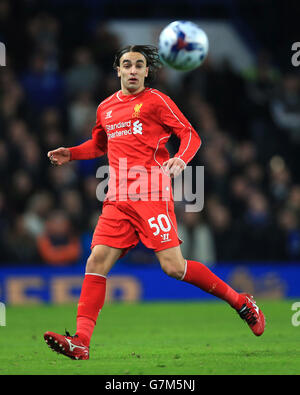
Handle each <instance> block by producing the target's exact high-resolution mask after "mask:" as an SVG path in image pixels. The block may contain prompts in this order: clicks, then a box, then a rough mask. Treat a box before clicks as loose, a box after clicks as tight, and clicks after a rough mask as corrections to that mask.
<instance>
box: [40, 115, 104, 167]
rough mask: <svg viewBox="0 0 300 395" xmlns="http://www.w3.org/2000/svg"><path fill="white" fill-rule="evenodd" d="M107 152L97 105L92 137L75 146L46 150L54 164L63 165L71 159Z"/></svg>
mask: <svg viewBox="0 0 300 395" xmlns="http://www.w3.org/2000/svg"><path fill="white" fill-rule="evenodd" d="M106 153H107V135H106V133H105V131H104V129H103V127H102V125H101V122H100V114H99V107H98V110H97V120H96V125H95V126H94V128H93V131H92V138H91V139H90V140H87V141H85V142H84V143H82V144H80V145H77V146H75V147H70V148H65V147H60V148H57V149H56V150H53V151H50V152H48V157H49V159H50V160H51V163H53V164H54V165H63V164H64V163H67V162H69V161H71V160H84V159H94V158H98V157H99V156H102V155H105V154H106Z"/></svg>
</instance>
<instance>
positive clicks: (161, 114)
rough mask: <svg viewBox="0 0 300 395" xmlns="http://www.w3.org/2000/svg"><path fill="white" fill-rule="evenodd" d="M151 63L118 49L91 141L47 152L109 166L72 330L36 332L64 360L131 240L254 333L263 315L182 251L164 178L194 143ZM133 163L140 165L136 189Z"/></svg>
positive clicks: (83, 347) (88, 333) (145, 55)
mask: <svg viewBox="0 0 300 395" xmlns="http://www.w3.org/2000/svg"><path fill="white" fill-rule="evenodd" d="M159 67H160V61H159V56H158V52H157V48H156V47H153V46H149V45H133V46H127V47H125V48H123V49H121V50H120V51H118V53H117V54H116V56H115V61H114V68H115V69H116V71H117V74H118V77H119V78H120V85H121V89H120V90H119V91H117V92H115V93H114V94H112V95H111V96H110V97H108V98H107V99H105V100H104V101H103V102H102V103H100V105H99V106H98V109H97V115H96V124H95V126H94V128H93V130H92V138H91V139H90V140H88V141H86V142H84V143H83V144H81V145H78V146H76V147H70V148H64V147H61V148H58V149H56V150H53V151H50V152H49V153H48V157H49V159H50V161H51V163H52V164H54V165H63V164H65V163H67V162H69V161H73V160H84V159H92V158H96V157H99V156H101V155H104V154H107V157H108V161H109V166H110V169H111V170H112V172H111V174H110V178H109V183H108V192H107V195H106V198H105V200H104V202H103V210H102V213H101V215H100V217H99V220H98V223H97V225H96V228H95V230H94V234H93V239H92V245H91V254H90V256H89V258H88V260H87V264H86V270H85V276H84V280H83V284H82V289H81V294H80V298H79V302H78V308H77V317H76V324H77V326H76V333H75V335H74V336H71V335H70V334H69V333H68V332H66V333H65V335H60V334H57V333H54V332H50V331H48V332H46V333H45V334H44V339H45V341H46V342H47V344H48V346H49V347H50V348H51V349H52V350H54V351H57V352H58V353H61V354H63V355H65V356H67V357H69V358H72V359H81V360H83V359H89V346H90V341H91V338H92V334H93V330H94V327H95V325H96V321H97V319H98V315H99V312H100V311H101V309H102V307H103V305H104V301H105V291H106V278H107V275H108V273H109V271H110V269H111V268H112V266H113V265H114V264H115V262H116V261H117V260H118V259H119V258H121V257H122V256H124V255H125V254H126V253H127V251H129V249H131V248H133V247H135V246H136V245H137V243H138V242H139V241H142V242H143V244H144V245H145V246H146V247H148V248H150V249H152V250H154V251H155V253H156V256H157V258H158V260H159V262H160V265H161V268H162V270H163V271H164V272H165V273H166V274H167V275H168V276H171V277H174V278H176V279H178V280H179V281H184V282H187V283H190V284H193V285H194V286H196V287H198V288H200V289H202V290H203V291H205V292H209V293H211V294H212V295H214V296H216V297H218V298H220V299H222V300H224V301H226V302H227V303H228V304H229V305H230V306H231V307H232V308H233V309H235V310H236V311H237V312H238V314H239V315H240V317H241V318H242V319H243V320H245V321H246V322H247V324H248V325H249V327H250V329H251V330H252V332H253V333H254V334H255V335H256V336H260V335H262V333H263V332H264V328H265V318H264V315H263V313H262V311H261V310H260V309H259V307H258V306H257V305H256V302H255V301H254V299H253V297H252V296H251V295H249V294H245V293H238V292H236V291H235V290H234V289H232V288H231V287H230V286H229V285H228V284H226V283H225V282H224V281H222V280H221V279H220V278H218V277H217V276H216V275H215V274H214V273H213V272H212V271H211V270H210V269H208V268H207V267H206V266H205V265H204V264H202V263H200V262H196V261H192V260H189V259H188V257H183V256H182V253H181V249H180V244H181V242H182V241H181V240H180V239H179V237H178V234H177V223H176V217H175V213H174V201H173V197H172V185H171V178H172V177H176V176H178V175H179V174H180V173H181V172H182V171H183V170H184V169H185V167H186V166H187V164H188V163H189V162H190V160H191V159H192V158H193V157H194V155H195V154H196V152H197V151H198V149H199V147H200V145H201V140H200V138H199V136H198V134H197V132H196V131H195V129H194V128H193V127H192V125H191V124H190V123H189V122H188V120H187V119H186V118H185V116H184V115H183V114H182V113H181V111H180V110H179V109H178V107H177V106H176V105H175V103H174V102H173V101H172V100H171V99H170V98H169V97H168V96H166V95H165V94H164V93H162V92H160V91H158V90H156V89H152V88H151V87H150V85H149V84H151V81H152V80H153V78H154V76H155V73H156V71H157V69H158V68H159ZM172 133H174V134H175V135H176V136H177V137H178V138H179V139H180V146H179V149H178V152H177V153H176V155H175V156H174V157H173V158H170V157H169V153H168V150H167V149H166V143H167V141H168V139H169V138H170V136H171V134H172ZM133 168H134V169H140V177H139V182H140V185H139V188H138V192H137V188H135V186H136V177H134V175H136V172H132V171H131V169H133ZM150 174H151V177H150V176H149V175H150ZM141 175H143V177H142V176H141ZM153 179H154V180H156V181H154V182H153ZM137 196H138V198H137Z"/></svg>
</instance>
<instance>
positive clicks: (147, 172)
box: [70, 88, 201, 200]
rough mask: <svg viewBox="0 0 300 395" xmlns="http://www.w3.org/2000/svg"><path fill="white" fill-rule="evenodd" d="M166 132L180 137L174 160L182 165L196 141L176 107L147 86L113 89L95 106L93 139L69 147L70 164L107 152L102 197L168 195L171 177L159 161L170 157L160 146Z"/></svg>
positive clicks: (192, 131) (194, 151) (190, 127)
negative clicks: (107, 171)
mask: <svg viewBox="0 0 300 395" xmlns="http://www.w3.org/2000/svg"><path fill="white" fill-rule="evenodd" d="M171 133H175V135H176V136H177V137H178V138H179V139H180V147H179V150H178V152H177V153H176V155H175V157H177V158H180V159H181V160H182V161H183V162H184V163H185V165H187V164H188V162H189V161H190V160H191V159H192V158H193V157H194V155H195V154H196V152H197V151H198V149H199V147H200V145H201V140H200V137H199V136H198V134H197V132H196V131H195V129H194V128H193V127H192V126H191V124H190V123H189V122H188V120H187V119H186V118H185V116H184V115H183V114H182V113H181V111H180V110H179V109H178V107H177V106H176V104H175V103H174V102H173V101H172V100H171V99H170V98H169V97H168V96H166V95H165V94H163V93H161V92H160V91H158V90H156V89H152V88H145V89H144V90H143V91H142V92H140V93H138V94H135V95H124V94H123V93H122V91H118V92H116V93H114V94H113V95H111V96H110V97H108V98H107V99H106V100H104V101H103V102H102V103H100V105H99V107H98V109H97V119H96V125H95V127H94V128H93V131H92V139H91V140H88V141H87V142H85V143H83V144H81V145H79V146H77V147H72V148H70V152H71V160H76V159H92V158H96V157H98V156H101V155H104V154H106V153H107V156H108V161H109V166H110V178H109V184H108V193H107V196H106V199H109V200H127V199H128V198H130V199H131V200H136V199H135V198H136V196H138V198H141V199H142V200H143V199H145V200H157V199H159V198H160V197H164V196H165V197H169V196H170V194H171V179H170V177H169V176H168V175H167V174H166V173H165V171H164V169H163V163H164V162H166V161H167V160H168V159H169V158H170V157H169V152H168V150H167V149H166V147H165V145H166V143H167V141H168V140H169V138H170V136H171Z"/></svg>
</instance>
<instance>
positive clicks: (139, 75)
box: [117, 52, 149, 95]
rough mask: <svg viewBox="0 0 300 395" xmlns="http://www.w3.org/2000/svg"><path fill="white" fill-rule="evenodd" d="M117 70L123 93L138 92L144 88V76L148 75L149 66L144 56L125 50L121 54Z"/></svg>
mask: <svg viewBox="0 0 300 395" xmlns="http://www.w3.org/2000/svg"><path fill="white" fill-rule="evenodd" d="M117 70H118V77H120V78H121V87H122V91H123V93H124V94H127V95H128V94H134V93H139V92H140V91H142V90H143V89H144V88H145V78H146V77H147V76H148V71H149V68H148V67H147V62H146V58H145V56H144V55H142V54H141V53H139V52H126V53H125V54H124V55H122V56H121V59H120V66H119V67H118V68H117Z"/></svg>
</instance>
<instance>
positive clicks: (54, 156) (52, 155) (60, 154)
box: [47, 147, 71, 166]
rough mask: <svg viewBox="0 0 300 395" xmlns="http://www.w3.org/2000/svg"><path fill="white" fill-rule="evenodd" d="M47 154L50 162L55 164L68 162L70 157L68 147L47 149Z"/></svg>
mask: <svg viewBox="0 0 300 395" xmlns="http://www.w3.org/2000/svg"><path fill="white" fill-rule="evenodd" d="M47 156H48V158H49V159H50V161H51V163H52V164H53V165H56V166H60V165H63V164H64V163H67V162H69V161H70V159H71V153H70V151H69V149H68V148H64V147H60V148H57V149H55V150H54V151H49V152H48V155H47Z"/></svg>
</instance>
